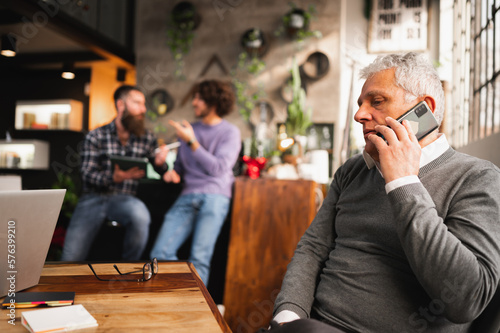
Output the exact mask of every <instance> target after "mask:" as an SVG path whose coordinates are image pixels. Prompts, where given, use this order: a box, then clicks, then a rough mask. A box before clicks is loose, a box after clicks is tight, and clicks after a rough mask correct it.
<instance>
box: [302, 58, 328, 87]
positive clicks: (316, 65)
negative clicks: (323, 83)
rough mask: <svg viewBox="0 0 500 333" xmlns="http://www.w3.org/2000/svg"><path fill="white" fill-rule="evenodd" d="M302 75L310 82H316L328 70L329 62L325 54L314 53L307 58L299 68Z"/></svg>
mask: <svg viewBox="0 0 500 333" xmlns="http://www.w3.org/2000/svg"><path fill="white" fill-rule="evenodd" d="M301 69H302V72H303V73H304V75H305V76H306V77H307V78H308V79H311V80H318V79H320V78H322V77H323V76H325V75H326V73H328V71H329V70H330V61H329V60H328V57H327V56H326V54H324V53H322V52H314V53H311V54H310V55H309V57H307V60H306V61H305V62H304V64H303V65H302V66H301Z"/></svg>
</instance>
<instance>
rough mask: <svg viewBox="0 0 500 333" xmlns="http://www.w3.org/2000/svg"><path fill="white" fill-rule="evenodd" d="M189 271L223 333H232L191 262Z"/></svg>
mask: <svg viewBox="0 0 500 333" xmlns="http://www.w3.org/2000/svg"><path fill="white" fill-rule="evenodd" d="M187 264H188V266H189V269H191V272H192V273H193V275H194V276H195V280H196V284H197V285H198V288H200V290H201V292H202V293H203V296H205V299H206V300H207V303H208V306H209V307H210V310H211V311H212V313H213V314H214V317H215V320H217V323H218V324H219V326H220V328H221V330H222V332H225V333H231V329H230V328H229V326H228V325H227V323H226V321H225V320H224V318H223V317H222V315H221V313H220V311H219V309H218V308H217V305H216V304H215V302H214V300H213V299H212V296H211V295H210V293H209V292H208V290H207V287H206V286H205V284H204V283H203V281H202V280H201V278H200V276H199V275H198V272H197V271H196V269H195V268H194V265H193V264H192V263H191V262H187Z"/></svg>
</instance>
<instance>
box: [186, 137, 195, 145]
mask: <svg viewBox="0 0 500 333" xmlns="http://www.w3.org/2000/svg"><path fill="white" fill-rule="evenodd" d="M195 141H196V138H195V137H192V138H191V139H189V141H188V142H187V145H188V146H189V147H191V146H192V145H193V143H194V142H195Z"/></svg>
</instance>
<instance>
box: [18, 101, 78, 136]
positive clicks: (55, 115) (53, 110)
mask: <svg viewBox="0 0 500 333" xmlns="http://www.w3.org/2000/svg"><path fill="white" fill-rule="evenodd" d="M82 115H83V104H82V102H80V101H76V100H72V99H56V100H33V101H17V102H16V120H15V128H16V130H72V131H81V130H82Z"/></svg>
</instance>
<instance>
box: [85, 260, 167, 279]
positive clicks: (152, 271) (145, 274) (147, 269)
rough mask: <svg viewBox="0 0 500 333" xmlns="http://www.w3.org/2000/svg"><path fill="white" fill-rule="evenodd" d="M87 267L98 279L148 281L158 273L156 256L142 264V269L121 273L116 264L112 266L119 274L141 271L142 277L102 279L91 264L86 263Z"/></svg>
mask: <svg viewBox="0 0 500 333" xmlns="http://www.w3.org/2000/svg"><path fill="white" fill-rule="evenodd" d="M88 265H89V267H90V270H91V271H92V273H94V276H95V277H96V279H97V280H99V281H117V280H119V281H137V282H144V281H148V280H151V278H152V277H153V276H154V275H156V274H157V273H158V260H157V259H156V258H153V260H151V261H150V262H147V263H145V264H144V266H142V269H139V270H136V271H131V272H126V273H122V272H121V271H120V270H119V269H118V266H117V265H116V264H115V265H113V267H114V268H115V269H116V271H117V272H118V274H120V275H121V276H123V275H128V274H134V273H141V272H142V278H140V279H124V278H120V279H103V278H101V277H99V276H98V275H97V274H96V272H95V270H94V268H93V267H92V264H90V263H89V264H88Z"/></svg>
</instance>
